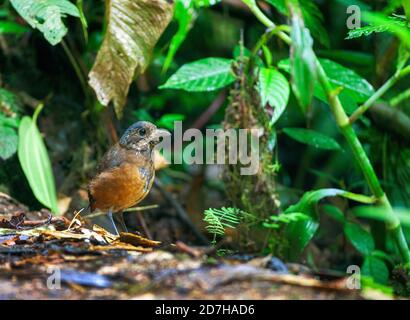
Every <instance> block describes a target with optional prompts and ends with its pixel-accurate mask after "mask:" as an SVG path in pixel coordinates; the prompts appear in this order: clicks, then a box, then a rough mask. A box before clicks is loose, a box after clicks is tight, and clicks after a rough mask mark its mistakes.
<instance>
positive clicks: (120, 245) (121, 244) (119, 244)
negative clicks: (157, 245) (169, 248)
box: [90, 242, 152, 252]
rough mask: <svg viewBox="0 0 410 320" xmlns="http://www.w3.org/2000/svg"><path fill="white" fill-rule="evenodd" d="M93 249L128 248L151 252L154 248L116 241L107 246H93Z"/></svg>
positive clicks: (128, 249) (91, 248)
mask: <svg viewBox="0 0 410 320" xmlns="http://www.w3.org/2000/svg"><path fill="white" fill-rule="evenodd" d="M90 250H92V251H109V250H127V251H138V252H151V251H152V248H144V247H141V246H138V247H136V246H133V245H132V244H128V243H124V242H114V243H112V244H109V245H107V246H91V247H90Z"/></svg>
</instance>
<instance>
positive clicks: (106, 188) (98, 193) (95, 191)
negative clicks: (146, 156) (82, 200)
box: [88, 162, 154, 212]
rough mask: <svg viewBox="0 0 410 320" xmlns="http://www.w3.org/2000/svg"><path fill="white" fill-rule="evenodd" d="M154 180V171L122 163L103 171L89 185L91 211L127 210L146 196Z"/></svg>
mask: <svg viewBox="0 0 410 320" xmlns="http://www.w3.org/2000/svg"><path fill="white" fill-rule="evenodd" d="M153 180H154V170H152V169H150V168H145V167H138V166H136V165H135V164H134V163H127V162H126V163H123V164H122V165H120V166H119V167H116V168H113V169H110V170H108V171H103V172H101V173H100V174H98V175H97V176H96V177H95V178H94V179H93V180H92V181H91V183H90V184H89V190H88V191H89V196H90V205H91V210H92V211H94V210H95V209H99V210H101V211H108V210H110V209H111V210H113V211H114V212H116V211H121V210H124V209H126V208H129V207H131V206H133V205H135V204H137V203H138V202H140V201H141V200H142V199H144V198H145V196H146V195H147V194H148V192H149V190H150V189H151V186H152V182H153Z"/></svg>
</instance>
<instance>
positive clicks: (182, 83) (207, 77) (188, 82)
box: [159, 58, 235, 92]
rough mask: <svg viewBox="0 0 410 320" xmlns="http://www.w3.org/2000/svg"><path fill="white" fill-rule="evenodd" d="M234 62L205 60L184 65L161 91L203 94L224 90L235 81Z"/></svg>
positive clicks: (221, 59) (216, 59)
mask: <svg viewBox="0 0 410 320" xmlns="http://www.w3.org/2000/svg"><path fill="white" fill-rule="evenodd" d="M231 63H232V60H230V59H224V58H205V59H201V60H197V61H194V62H191V63H188V64H185V65H183V66H182V67H181V68H179V69H178V71H177V72H176V73H174V74H173V75H172V76H171V77H170V78H169V79H168V80H167V82H166V83H165V84H163V85H162V86H160V87H159V88H160V89H183V90H186V91H193V92H201V91H213V90H216V89H220V88H223V87H225V86H227V85H229V84H231V83H232V82H234V81H235V76H234V74H233V72H232V69H231Z"/></svg>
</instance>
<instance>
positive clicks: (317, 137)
mask: <svg viewBox="0 0 410 320" xmlns="http://www.w3.org/2000/svg"><path fill="white" fill-rule="evenodd" d="M283 132H284V133H286V134H287V135H288V136H289V137H291V138H292V139H295V140H296V141H298V142H301V143H305V144H308V145H311V146H314V147H315V148H319V149H325V150H338V149H341V148H340V145H339V144H338V143H337V142H336V141H335V140H334V139H333V138H331V137H328V136H326V135H324V134H322V133H320V132H317V131H314V130H310V129H303V128H284V129H283Z"/></svg>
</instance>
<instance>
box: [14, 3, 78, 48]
mask: <svg viewBox="0 0 410 320" xmlns="http://www.w3.org/2000/svg"><path fill="white" fill-rule="evenodd" d="M11 4H12V5H13V7H14V9H16V11H17V12H18V13H19V14H20V15H21V16H22V17H23V19H24V20H26V21H27V23H28V24H29V25H30V26H31V27H32V28H34V29H38V30H40V31H41V32H42V33H43V35H44V37H45V38H46V40H47V41H48V42H49V43H50V44H52V45H56V44H57V43H59V42H60V41H61V40H62V39H63V37H64V36H65V35H66V34H67V28H66V26H65V25H64V23H63V21H62V19H63V18H64V17H66V16H67V15H70V16H74V17H80V13H79V12H78V9H77V7H76V6H75V5H74V4H72V3H71V2H70V1H68V0H24V1H22V0H11Z"/></svg>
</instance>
